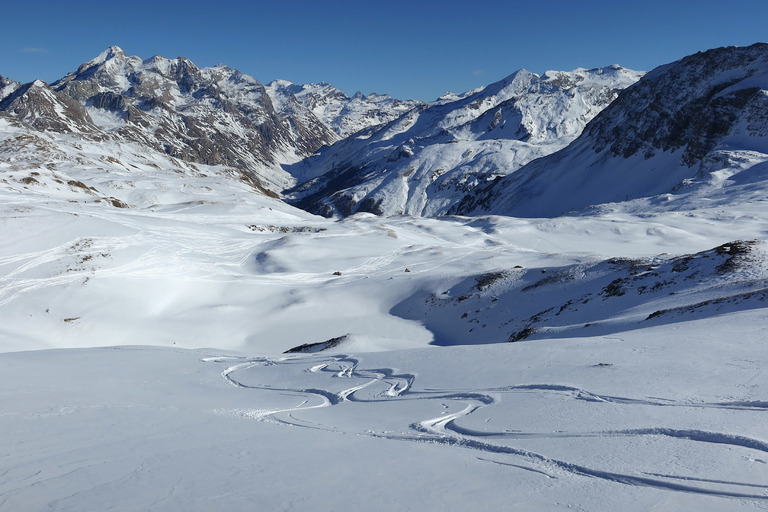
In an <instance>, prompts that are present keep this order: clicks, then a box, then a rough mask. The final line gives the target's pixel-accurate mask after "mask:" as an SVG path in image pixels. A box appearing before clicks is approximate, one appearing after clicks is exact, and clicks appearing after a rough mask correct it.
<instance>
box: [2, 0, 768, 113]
mask: <svg viewBox="0 0 768 512" xmlns="http://www.w3.org/2000/svg"><path fill="white" fill-rule="evenodd" d="M1 12H2V17H3V20H4V23H3V28H2V30H0V52H1V53H0V75H3V76H6V77H8V78H11V79H13V80H17V81H21V82H28V81H31V80H34V79H38V78H39V79H42V80H45V81H47V82H52V81H54V80H56V79H58V78H61V77H62V76H64V75H66V73H67V72H69V71H73V70H75V69H76V68H77V66H78V65H79V64H81V63H83V62H86V61H88V60H90V59H92V58H94V57H95V56H96V55H98V54H99V53H100V52H101V51H102V50H104V49H105V48H107V47H109V46H111V45H117V46H120V47H122V48H123V49H124V50H125V52H126V53H127V54H128V55H138V56H139V57H142V58H148V57H151V56H153V55H163V56H165V57H170V58H172V57H178V56H184V57H187V58H189V59H190V60H192V61H193V62H195V63H196V64H197V65H198V66H201V67H203V66H212V65H215V64H219V63H224V64H227V65H228V66H230V67H233V68H236V69H239V70H240V71H242V72H244V73H248V74H250V75H253V76H255V77H256V78H257V79H259V80H260V81H262V82H268V81H270V80H273V79H276V78H283V79H286V80H290V81H292V82H296V83H308V82H319V81H326V82H330V83H332V84H334V85H336V86H337V87H339V88H341V89H343V90H344V91H346V92H347V93H348V94H353V93H354V92H355V91H358V90H360V91H362V92H363V93H365V94H368V93H371V92H379V93H388V94H391V95H392V96H395V97H399V98H403V99H405V98H416V99H421V100H433V99H435V98H437V97H438V96H440V95H441V94H442V93H444V92H445V91H448V90H450V91H453V92H463V91H466V90H469V89H472V88H475V87H479V86H481V85H486V84H488V83H491V82H493V81H496V80H499V79H501V78H503V77H505V76H507V75H509V74H511V73H512V72H514V71H516V70H517V69H520V68H526V69H529V70H530V71H533V72H536V73H541V72H544V71H546V70H548V69H557V70H571V69H574V68H576V67H587V68H591V67H598V66H605V65H609V64H621V65H622V66H624V67H628V68H632V69H642V70H650V69H652V68H654V67H656V66H658V65H661V64H665V63H667V62H671V61H673V60H677V59H679V58H681V57H684V56H685V55H688V54H691V53H695V52H696V51H699V50H706V49H708V48H713V47H718V46H726V45H748V44H752V43H754V42H758V41H768V23H767V21H768V2H766V1H765V0H730V1H728V2H724V1H710V0H699V1H677V0H665V1H657V0H646V1H644V2H623V1H618V2H617V1H603V0H586V1H574V0H572V1H560V0H549V1H544V2H536V1H533V0H528V1H525V2H518V1H514V0H507V1H496V0H490V1H482V2H479V1H476V2H473V1H471V0H464V1H454V0H443V1H441V2H422V1H419V0H411V1H403V0H388V1H387V2H380V3H379V2H377V3H369V2H360V1H354V2H353V1H346V0H344V1H326V2H317V1H314V2H309V1H305V0H292V1H291V0H287V1H283V2H279V1H272V2H269V3H263V2H259V1H252V2H228V1H219V2H212V1H206V2H202V1H198V0H187V1H184V2H181V1H174V0H172V1H162V0H156V1H154V2H149V1H145V0H133V1H128V2H104V1H101V2H95V1H90V0H88V1H85V0H69V1H66V2H65V1H47V2H42V1H36V0H25V1H24V2H12V3H8V5H4V6H3V9H2V11H1Z"/></svg>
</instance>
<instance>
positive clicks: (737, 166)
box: [451, 43, 768, 216]
mask: <svg viewBox="0 0 768 512" xmlns="http://www.w3.org/2000/svg"><path fill="white" fill-rule="evenodd" d="M767 169H768V44H762V43H761V44H755V45H753V46H750V47H728V48H719V49H714V50H709V51H706V52H700V53H697V54H695V55H691V56H689V57H685V58H684V59H681V60H680V61H677V62H674V63H672V64H668V65H665V66H661V67H659V68H657V69H655V70H654V71H652V72H651V73H648V75H646V76H645V77H644V78H643V79H641V80H640V81H639V82H638V83H637V84H635V85H634V86H632V87H630V88H628V89H627V90H625V91H624V92H623V93H622V94H621V95H620V96H619V98H618V99H617V100H616V101H615V102H614V103H613V104H611V105H610V106H609V107H608V108H606V109H605V110H604V111H603V112H601V113H600V115H598V116H597V117H596V118H595V119H594V120H593V121H592V122H591V123H590V124H589V125H588V126H587V127H586V128H585V130H584V133H583V134H582V135H581V136H580V137H579V138H578V139H577V140H576V141H574V142H573V143H572V144H571V145H569V146H568V147H567V148H565V149H563V150H562V151H560V152H558V153H555V154H553V155H550V156H548V157H545V158H542V159H540V160H537V161H534V162H531V163H530V164H529V165H527V166H526V167H524V168H523V169H521V170H520V171H518V172H517V173H515V174H514V175H512V176H509V177H506V178H502V179H499V180H497V182H495V183H492V184H490V185H488V186H486V187H483V188H482V189H479V190H477V191H475V192H473V193H471V194H468V195H467V196H466V197H465V198H464V199H463V200H462V202H461V204H459V205H458V206H456V207H454V208H453V209H452V210H451V212H452V213H460V214H473V213H481V212H493V213H500V214H505V215H514V216H555V215H560V214H563V213H565V212H568V211H572V210H580V209H583V208H586V207H589V206H593V205H597V204H601V203H608V202H619V201H626V200H628V199H635V198H649V197H653V196H657V195H659V194H666V195H664V196H662V197H658V198H657V199H655V200H653V201H652V204H651V205H650V206H651V207H656V208H681V207H682V205H681V202H685V203H686V204H687V206H688V207H695V206H696V205H697V204H702V203H703V204H708V203H711V202H713V201H714V202H717V203H722V204H727V203H730V202H734V201H737V202H738V201H748V200H750V198H752V197H753V195H754V194H755V193H759V192H760V190H764V185H765V184H764V180H765V171H766V170H767ZM761 183H762V185H761ZM646 207H647V206H646Z"/></svg>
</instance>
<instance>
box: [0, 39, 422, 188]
mask: <svg viewBox="0 0 768 512" xmlns="http://www.w3.org/2000/svg"><path fill="white" fill-rule="evenodd" d="M281 84H282V85H285V84H287V82H283V81H276V82H273V83H272V84H270V85H269V86H268V87H266V88H265V86H263V85H262V84H261V83H260V82H259V81H258V80H256V79H255V78H254V77H252V76H250V75H246V74H243V73H240V72H239V71H237V70H234V69H230V68H229V67H227V66H225V65H219V66H215V67H211V68H198V67H197V66H195V64H194V63H192V62H191V61H189V60H188V59H186V58H183V57H179V58H176V59H167V58H164V57H161V56H155V57H152V58H149V59H141V58H139V57H128V56H126V54H125V52H123V50H122V49H121V48H119V47H117V46H113V47H110V48H108V49H107V50H105V51H103V52H102V53H101V54H99V55H98V56H97V57H96V58H94V59H93V60H91V61H89V62H86V63H85V64H82V65H81V66H79V68H78V69H77V71H75V72H72V73H70V74H68V75H67V76H65V77H64V78H62V79H60V80H58V81H56V82H54V83H53V84H52V85H51V86H50V87H49V86H48V85H47V84H46V83H44V82H42V81H39V80H37V81H34V82H32V83H30V84H24V85H22V84H20V83H17V82H13V81H11V80H8V79H6V78H2V77H0V111H4V112H6V113H9V114H11V115H13V116H14V117H16V118H17V119H19V120H22V121H25V122H26V123H28V124H30V125H31V126H33V127H35V128H36V129H38V130H48V131H55V132H59V133H78V134H82V135H83V136H88V137H89V138H90V140H114V141H123V142H125V141H129V142H134V143H137V144H141V145H143V146H146V147H149V148H152V149H155V150H157V151H161V152H164V153H166V154H168V155H170V156H173V157H175V158H178V159H181V160H185V161H188V162H194V163H203V164H209V165H225V166H228V167H231V168H235V169H239V171H240V172H241V173H242V174H243V175H244V176H245V177H246V178H247V179H248V180H250V181H253V182H256V183H259V185H260V187H261V188H264V189H267V190H269V191H270V192H271V193H273V194H279V193H280V192H281V191H282V190H283V189H285V188H287V187H290V186H292V185H293V184H294V179H293V177H292V176H291V175H289V174H288V173H286V172H285V171H284V170H283V169H282V168H281V165H282V164H293V163H296V162H297V161H299V160H301V159H302V158H304V157H306V156H308V155H310V154H312V153H313V152H315V151H316V150H317V149H318V148H320V147H322V146H324V145H330V144H332V143H333V142H335V141H336V140H338V139H339V136H345V135H347V134H348V133H350V132H351V131H355V130H357V129H360V128H364V127H369V126H374V125H376V124H380V123H383V122H386V121H389V120H391V119H393V118H395V117H396V116H397V115H399V114H400V113H401V112H403V111H405V110H408V109H410V108H411V107H412V106H413V105H415V104H417V103H418V102H401V101H398V100H395V99H393V98H390V97H389V96H386V95H369V96H367V97H365V96H362V95H358V96H355V97H354V98H347V97H346V96H345V95H344V94H343V93H342V92H341V91H338V90H337V89H334V88H333V87H332V86H330V85H328V84H322V85H319V86H314V85H308V86H294V85H292V84H291V87H288V86H287V85H285V87H280V86H281Z"/></svg>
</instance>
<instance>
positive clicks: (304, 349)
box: [283, 334, 349, 354]
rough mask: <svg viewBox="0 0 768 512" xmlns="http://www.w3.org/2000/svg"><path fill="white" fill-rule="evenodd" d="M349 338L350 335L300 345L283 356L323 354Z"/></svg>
mask: <svg viewBox="0 0 768 512" xmlns="http://www.w3.org/2000/svg"><path fill="white" fill-rule="evenodd" d="M348 337H349V334H345V335H344V336H339V337H337V338H331V339H329V340H325V341H320V342H318V343H305V344H303V345H299V346H298V347H293V348H291V349H288V350H286V351H285V352H283V354H307V353H314V352H322V351H323V350H328V349H329V348H333V347H337V346H338V345H339V344H341V342H342V341H344V340H346V339H347V338H348Z"/></svg>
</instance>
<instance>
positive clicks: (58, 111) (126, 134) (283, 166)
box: [0, 44, 768, 217]
mask: <svg viewBox="0 0 768 512" xmlns="http://www.w3.org/2000/svg"><path fill="white" fill-rule="evenodd" d="M767 54H768V50H767V49H766V45H765V44H756V45H753V46H751V47H731V48H720V49H715V50H709V51H706V52H700V53H698V54H696V55H691V56H689V57H686V58H684V59H682V60H680V61H678V62H675V63H671V64H668V65H665V66H661V67H659V68H657V69H655V70H653V71H652V72H651V73H648V74H644V73H642V72H636V71H631V70H627V69H624V68H621V67H620V66H615V65H614V66H609V67H605V68H597V69H590V70H586V69H577V70H574V71H570V72H563V71H548V72H546V73H544V74H543V75H537V74H535V73H531V72H529V71H526V70H520V71H517V72H515V73H514V74H512V75H510V76H509V77H507V78H504V79H503V80H500V81H498V82H495V83H493V84H490V85H488V86H486V87H481V88H479V89H477V90H473V91H468V92H466V93H463V94H452V93H446V94H445V95H444V96H442V97H441V98H438V99H437V100H436V101H434V102H431V103H423V102H418V101H402V100H397V99H394V98H391V97H389V96H387V95H380V94H370V95H368V96H364V95H362V94H361V93H357V94H355V95H354V96H352V97H349V96H347V95H346V94H345V93H344V92H342V91H340V90H339V89H336V88H334V87H333V86H332V85H330V84H327V83H321V84H307V85H296V84H293V83H291V82H287V81H284V80H275V81H273V82H271V83H269V84H266V85H263V84H261V83H260V82H259V81H258V80H256V79H255V78H253V77H251V76H249V75H245V74H242V73H240V72H238V71H236V70H233V69H230V68H228V67H227V66H224V65H219V66H215V67H212V68H202V69H201V68H198V67H197V66H195V65H194V64H193V63H192V62H190V61H189V60H188V59H185V58H183V57H179V58H177V59H166V58H163V57H160V56H155V57H152V58H150V59H146V60H142V59H140V58H139V57H127V56H126V55H125V53H124V52H123V51H122V50H121V49H120V48H119V47H111V48H108V49H107V50H105V51H104V52H102V53H101V54H100V55H98V56H97V57H96V58H95V59H93V60H91V61H89V62H86V63H84V64H82V65H80V66H79V67H78V68H77V70H76V71H74V72H71V73H69V74H68V75H67V76H65V77H63V78H61V79H60V80H57V81H56V82H54V83H53V84H51V85H48V84H46V83H44V82H42V81H39V80H38V81H34V82H32V83H29V84H21V83H18V82H14V81H12V80H9V79H6V78H3V77H0V112H3V113H5V114H7V115H10V116H11V117H13V118H15V119H16V120H18V121H21V122H22V123H24V124H25V126H28V127H29V129H30V130H31V132H30V133H31V134H35V133H39V132H50V133H59V134H67V135H68V136H69V137H70V138H72V137H74V138H78V137H79V138H82V139H83V140H88V141H101V142H110V141H111V142H114V143H133V144H138V145H139V146H141V147H143V148H145V150H146V151H155V152H159V153H161V154H166V155H168V156H171V157H174V158H177V159H178V160H179V161H183V162H189V163H197V164H206V165H217V166H222V167H226V168H228V169H230V172H233V173H235V174H236V175H238V176H240V177H241V178H242V179H243V180H244V181H245V182H247V183H249V184H250V185H251V186H252V187H253V188H255V189H256V190H258V191H261V192H262V193H268V194H271V195H273V196H275V197H282V198H284V199H285V200H286V201H288V202H290V203H291V204H294V205H297V206H299V207H301V208H303V209H305V210H308V211H310V212H313V213H318V214H322V215H324V216H328V217H333V216H341V217H343V216H348V215H351V214H354V213H356V212H371V213H375V214H377V215H385V216H389V215H401V214H406V215H417V216H435V215H445V214H461V215H477V214H484V213H501V214H505V215H515V216H554V215H560V214H563V213H566V212H569V211H579V210H583V209H584V208H588V207H594V206H596V205H599V204H604V203H611V202H617V201H627V200H630V199H640V198H651V197H657V198H658V197H659V196H660V195H664V194H666V195H667V196H666V197H667V199H666V200H664V201H661V200H660V199H657V200H655V201H654V204H655V205H656V207H659V208H661V207H668V208H674V207H675V206H674V205H676V204H678V201H679V200H687V201H699V200H700V198H701V197H702V196H706V197H707V198H708V200H717V201H720V202H728V201H731V200H736V199H734V195H733V194H731V193H730V191H737V190H740V191H742V192H744V191H745V190H747V189H749V190H752V189H754V188H755V183H756V181H761V179H760V174H761V172H760V170H761V169H762V166H763V163H764V162H765V161H766V157H765V155H766V154H767V153H768V150H767V149H766V148H767V147H768V146H767V143H766V139H767V138H768V135H766V134H767V133H768V128H766V122H765V121H764V120H765V117H766V116H765V114H766V111H768V107H766V92H765V91H766V89H768V72H766V70H765V69H766V62H768V57H766V55H767ZM62 140H63V139H62ZM747 185H749V186H747ZM737 186H738V187H737ZM724 187H725V188H726V189H727V190H725V189H724ZM745 187H746V188H745ZM744 193H746V192H744ZM684 198H687V199H684ZM738 200H748V198H742V199H738Z"/></svg>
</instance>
